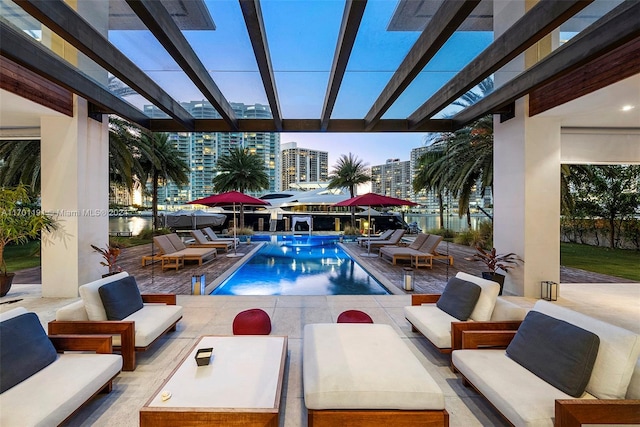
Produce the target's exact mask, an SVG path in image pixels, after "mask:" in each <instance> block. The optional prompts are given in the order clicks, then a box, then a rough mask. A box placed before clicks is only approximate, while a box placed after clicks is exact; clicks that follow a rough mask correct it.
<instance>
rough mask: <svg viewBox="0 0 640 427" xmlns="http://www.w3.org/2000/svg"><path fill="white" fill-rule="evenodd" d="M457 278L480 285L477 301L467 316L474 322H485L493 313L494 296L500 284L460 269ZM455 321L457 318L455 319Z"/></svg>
mask: <svg viewBox="0 0 640 427" xmlns="http://www.w3.org/2000/svg"><path fill="white" fill-rule="evenodd" d="M456 277H457V278H458V279H462V280H466V281H468V282H472V283H475V284H476V285H478V286H480V288H481V291H480V297H479V298H478V302H477V303H476V306H475V307H474V309H473V311H472V312H471V316H469V319H470V320H475V321H476V322H485V321H488V320H490V319H491V313H493V307H494V306H495V304H496V298H498V294H499V293H500V285H499V284H498V283H496V282H492V281H491V280H485V279H483V278H482V277H476V276H472V275H470V274H467V273H463V272H462V271H460V272H458V274H456ZM456 321H457V320H456Z"/></svg>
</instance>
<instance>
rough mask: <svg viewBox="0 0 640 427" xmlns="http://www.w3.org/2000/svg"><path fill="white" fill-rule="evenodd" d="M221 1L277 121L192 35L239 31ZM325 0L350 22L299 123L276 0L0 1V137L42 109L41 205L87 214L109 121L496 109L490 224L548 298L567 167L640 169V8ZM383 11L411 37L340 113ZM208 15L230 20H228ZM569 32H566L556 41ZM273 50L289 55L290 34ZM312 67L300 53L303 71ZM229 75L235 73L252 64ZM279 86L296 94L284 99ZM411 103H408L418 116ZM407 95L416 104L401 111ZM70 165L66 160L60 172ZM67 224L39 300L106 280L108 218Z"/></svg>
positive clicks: (345, 128) (211, 125)
mask: <svg viewBox="0 0 640 427" xmlns="http://www.w3.org/2000/svg"><path fill="white" fill-rule="evenodd" d="M71 3H73V7H70V4H71ZM220 3H227V4H231V3H232V4H233V5H234V7H236V9H238V16H237V17H232V18H233V19H235V18H237V21H241V22H242V23H241V25H240V26H238V27H234V28H239V29H238V30H237V33H235V34H230V35H229V37H230V39H231V38H235V37H238V38H246V39H247V40H248V43H247V45H248V46H250V48H251V50H252V52H251V56H252V60H254V61H255V62H254V63H255V73H256V74H257V75H258V76H259V78H258V79H257V81H258V82H259V84H258V85H259V86H260V90H261V91H263V93H264V98H265V100H266V102H267V103H268V105H269V109H270V118H242V117H237V116H236V114H235V113H234V109H233V107H232V105H231V103H232V102H234V101H239V99H237V98H235V99H234V97H232V96H235V95H229V94H228V93H229V89H228V87H226V88H225V87H224V86H225V84H224V82H223V81H222V80H223V79H222V78H221V77H220V75H221V74H220V73H217V74H216V73H215V72H212V70H211V69H210V68H211V66H210V65H207V64H210V62H211V58H210V57H209V56H210V55H209V54H211V52H207V50H206V48H205V49H203V47H202V46H201V45H200V46H196V43H195V42H194V38H193V36H194V34H195V33H198V30H204V31H203V33H204V32H208V33H211V34H213V33H216V32H217V31H218V30H219V29H221V28H222V27H224V26H225V25H226V24H227V21H225V19H228V20H231V19H232V18H229V17H228V16H227V18H218V17H217V15H216V14H215V13H212V12H211V9H212V7H214V6H215V5H216V4H220ZM325 3H326V2H325ZM330 3H331V4H333V5H336V4H337V5H338V6H339V9H340V10H342V9H343V10H342V14H341V16H342V17H341V19H340V20H339V22H334V23H333V26H331V25H329V23H328V22H327V23H326V30H323V31H326V32H327V33H331V36H332V37H334V38H332V40H335V44H334V46H333V47H332V49H333V50H332V52H328V53H327V55H328V56H329V57H331V56H332V58H333V59H332V61H330V66H327V70H326V73H327V76H328V78H327V80H326V85H324V86H322V87H320V88H319V90H318V91H319V92H323V93H324V98H323V99H322V100H321V101H320V102H319V104H320V107H319V108H318V109H317V110H318V111H319V114H310V115H309V116H300V115H299V114H292V113H291V111H293V110H294V109H292V108H290V107H288V104H287V103H288V102H289V101H290V100H291V98H293V96H292V95H291V91H289V92H286V91H285V90H284V89H283V86H284V85H283V84H281V82H282V81H283V80H282V79H279V78H278V76H279V73H281V71H282V70H279V69H278V68H277V67H276V66H274V63H275V62H276V58H282V57H283V56H285V57H286V56H288V55H293V53H294V52H293V51H292V50H291V51H287V50H286V49H285V50H284V51H281V50H274V48H273V47H270V46H274V45H276V44H275V43H273V40H274V39H273V37H274V34H275V32H276V30H277V28H274V26H273V25H272V26H270V25H269V22H268V21H269V20H268V19H266V17H265V15H266V13H265V12H266V10H270V11H271V12H270V14H271V15H270V16H271V17H273V13H276V14H277V5H278V2H277V0H271V1H268V0H264V1H262V2H261V1H259V0H239V1H238V2H236V1H235V0H228V1H226V2H219V3H217V2H212V3H209V2H207V1H204V0H189V1H184V0H183V1H179V0H162V1H154V0H108V1H107V0H104V1H86V0H77V1H75V2H69V3H66V2H63V1H62V0H14V1H13V2H11V1H9V0H2V1H1V2H0V7H1V8H2V18H1V19H0V54H1V58H0V59H1V60H0V89H1V91H0V93H1V94H2V97H0V113H2V114H0V138H16V136H19V135H21V132H23V133H25V132H26V133H28V131H22V130H21V128H22V127H28V126H32V125H33V123H34V122H33V121H24V122H23V121H21V120H22V119H23V118H24V117H25V116H27V115H29V116H30V117H32V118H33V117H36V118H37V121H36V126H37V127H38V129H39V130H38V136H39V137H41V146H42V149H43V153H42V158H43V166H42V172H43V179H42V182H43V189H42V204H43V208H45V209H59V208H61V207H62V208H64V209H75V210H76V211H80V210H82V209H85V208H89V207H90V208H91V209H95V208H96V207H99V208H102V209H106V208H108V206H107V195H106V181H107V180H108V177H107V171H106V156H107V154H108V131H107V125H106V122H107V121H106V120H103V115H105V114H115V115H117V116H120V117H122V118H124V119H127V120H129V121H131V122H134V123H137V124H138V125H140V126H142V127H143V128H146V129H149V130H151V131H166V132H325V133H333V132H335V133H345V132H356V133H380V132H389V133H395V132H418V133H424V132H446V131H453V130H456V129H459V128H461V127H463V126H465V125H467V124H469V123H472V122H473V121H475V120H476V119H478V118H480V117H483V116H485V115H487V114H493V115H495V118H494V147H495V148H494V152H495V153H496V154H494V156H495V160H496V161H495V162H494V163H495V170H494V175H495V179H494V182H495V185H494V200H495V217H494V222H495V224H497V225H499V226H497V227H495V228H494V242H495V245H496V246H497V247H499V250H500V251H508V252H516V253H518V254H519V255H521V256H522V257H524V258H525V259H526V264H525V265H524V266H523V267H522V269H521V270H522V271H519V272H515V273H512V274H510V275H509V276H510V278H509V280H508V283H507V284H505V290H506V291H507V293H512V294H516V295H525V296H539V283H540V281H541V280H553V281H558V280H559V243H558V242H559V237H560V236H559V216H560V212H559V176H560V165H561V164H562V163H576V162H577V163H612V162H618V163H640V114H639V113H638V112H639V111H640V21H639V20H638V16H640V2H638V1H636V0H627V1H602V0H596V1H591V0H541V1H537V2H536V1H530V0H509V1H503V0H482V1H479V0H467V1H460V0H421V1H418V0H398V1H393V0H389V1H388V2H386V1H376V0H370V1H368V2H367V1H366V0H347V1H344V2H342V1H338V0H336V1H334V2H330ZM300 4H302V5H313V4H314V2H313V1H308V2H302V3H300ZM380 4H383V5H388V4H392V5H393V7H394V9H393V11H392V13H391V14H390V15H391V16H390V17H388V18H389V19H388V21H387V22H386V23H385V24H386V25H385V29H384V32H385V33H391V32H394V31H396V32H399V33H402V32H405V33H411V34H413V36H412V37H410V39H411V40H412V41H411V43H410V44H409V45H407V46H406V54H405V53H403V56H402V57H401V58H402V59H400V60H398V64H397V66H394V67H393V69H391V70H386V71H385V70H382V69H374V70H373V71H374V72H375V73H377V77H378V78H380V76H384V82H383V83H382V84H381V85H380V87H381V89H380V90H378V91H377V92H376V93H375V94H374V95H373V97H372V98H371V99H372V100H373V101H367V102H364V101H359V107H360V111H366V112H364V113H351V112H347V113H346V114H345V113H344V109H342V110H341V112H340V113H338V112H337V111H338V110H339V109H340V108H339V105H340V102H341V99H343V100H344V98H345V97H344V96H342V97H341V93H343V91H347V90H349V91H350V92H349V93H350V94H354V93H357V91H355V90H354V89H353V88H349V87H348V86H349V84H348V83H347V81H348V80H349V73H350V72H353V71H354V70H352V69H350V63H351V61H354V60H355V59H354V58H355V57H356V56H362V55H364V56H366V55H367V52H362V51H361V50H360V51H359V50H358V42H359V40H360V39H361V38H365V37H370V38H371V37H373V38H375V36H376V34H373V35H372V34H369V33H367V34H363V31H364V30H363V27H365V24H366V22H367V13H368V11H370V10H372V9H375V8H376V7H377V6H379V5H380ZM274 5H275V6H274ZM87 9H89V11H90V13H87ZM274 10H275V12H274ZM225 16H226V15H225ZM214 17H216V19H217V20H218V19H221V20H218V21H217V24H218V27H216V23H214ZM313 18H314V17H313V16H311V17H310V16H305V17H304V19H313ZM87 19H89V20H87ZM287 19H303V18H302V17H297V16H288V17H287ZM317 19H318V20H322V17H317ZM322 24H323V25H324V24H325V22H322ZM41 25H42V28H41V29H40V30H37V31H34V30H35V29H36V27H37V28H40V26H41ZM314 28H315V27H314ZM322 28H325V27H322ZM121 29H129V30H143V31H146V32H148V33H149V34H150V36H149V37H150V38H149V40H148V41H149V46H150V47H149V48H148V50H149V52H146V53H147V54H149V55H150V57H152V56H153V54H154V53H155V52H157V51H160V50H162V52H163V53H162V54H163V55H167V56H168V57H170V58H171V60H172V61H174V63H175V64H177V65H176V71H179V72H180V73H181V74H182V75H184V76H185V78H184V80H185V81H188V82H189V84H191V85H193V86H194V87H195V88H197V91H198V92H199V94H201V96H202V99H204V100H206V101H208V102H209V103H210V104H211V105H212V106H213V108H215V110H216V112H217V114H218V116H219V118H215V119H212V118H196V117H194V116H193V115H192V114H190V113H189V112H188V111H187V110H186V109H185V108H184V107H183V106H182V105H181V102H184V101H186V100H185V99H179V97H178V96H176V91H175V88H172V87H170V86H171V85H170V84H167V83H166V79H165V81H162V82H161V79H159V78H157V75H156V74H154V73H153V72H152V71H153V70H146V69H145V67H144V66H143V65H141V63H140V61H139V60H138V61H135V59H136V58H133V57H132V56H131V55H130V54H129V53H128V52H125V51H124V50H123V48H122V46H121V45H120V46H116V43H115V42H113V41H112V40H111V35H110V32H111V30H113V31H117V30H121ZM474 31H475V32H480V31H486V32H493V34H492V41H491V42H490V43H487V45H486V46H483V49H482V50H481V51H480V52H479V53H478V54H477V55H474V56H472V57H471V58H470V59H468V60H465V62H464V64H463V65H462V66H460V67H456V69H455V70H436V71H434V70H433V69H432V68H430V67H432V66H434V65H433V64H435V63H437V62H438V58H439V55H452V56H456V55H457V54H458V53H460V52H456V51H453V52H451V51H450V49H449V50H448V46H450V45H449V43H451V42H452V40H454V39H455V37H456V35H457V34H460V33H461V32H474ZM563 32H564V33H568V34H570V35H571V37H570V38H569V39H568V40H567V41H566V42H564V43H561V40H560V34H561V33H563ZM312 35H313V36H320V35H324V32H323V33H322V34H312ZM304 40H305V41H304V42H303V43H302V44H301V45H298V46H297V49H299V50H305V49H312V48H314V43H315V42H314V41H313V39H311V41H309V39H308V38H305V39H304ZM206 42H207V40H206V39H204V40H203V41H202V44H204V45H205V46H206ZM374 42H375V40H374ZM67 44H68V45H67ZM61 46H62V47H61ZM65 46H66V47H65ZM277 46H280V49H281V48H282V44H277ZM67 47H68V49H67ZM463 47H464V46H463ZM145 48H146V46H142V50H144V49H145ZM154 49H155V50H154ZM289 49H291V48H289ZM463 50H464V49H463ZM356 51H358V54H357V55H356V54H355V53H354V52H356ZM230 56H233V55H232V54H231V55H230ZM87 64H89V65H87ZM305 66H306V65H305V64H300V67H301V68H303V69H304V68H305ZM309 67H310V68H311V66H309ZM227 71H228V72H227V74H230V75H234V76H236V75H240V74H242V72H243V71H244V70H237V72H236V71H233V70H231V71H229V70H227ZM285 71H288V70H285ZM305 71H309V72H317V70H312V69H309V70H306V69H305ZM430 73H432V74H433V75H435V74H438V73H440V74H438V75H439V76H440V77H442V76H443V75H447V74H448V75H447V78H443V82H442V83H441V84H439V85H437V86H438V88H437V89H436V90H434V91H432V92H429V91H423V89H421V88H422V87H423V86H420V84H419V83H420V82H423V81H425V80H430V77H431V75H432V74H430ZM109 75H111V76H112V77H113V78H116V79H118V80H119V81H120V82H122V83H123V84H124V85H126V89H127V91H126V93H125V94H124V95H122V94H121V95H118V93H116V91H114V90H112V88H110V86H109V85H108V79H107V77H108V76H109ZM362 75H363V76H365V77H363V78H361V80H366V74H362ZM387 75H388V78H387V77H386V76H387ZM215 76H217V77H215ZM425 76H426V77H425ZM487 78H493V80H494V82H495V89H494V90H493V91H492V92H491V93H489V94H486V95H485V96H484V97H482V99H480V100H479V101H478V102H476V103H474V104H473V105H470V106H467V107H466V108H462V109H460V108H459V107H455V106H456V104H457V101H458V100H459V99H460V97H461V96H463V95H464V94H465V93H467V92H468V91H470V90H472V89H474V88H475V87H476V86H477V85H478V84H479V83H480V82H482V81H483V80H485V79H487ZM353 80H354V79H353V78H352V79H351V82H353ZM356 80H357V78H356ZM431 80H434V79H431ZM245 86H249V84H246V85H245ZM285 92H286V93H287V95H286V96H282V95H279V94H282V93H285ZM131 94H135V96H137V97H139V98H141V99H144V100H145V102H146V103H147V104H152V105H153V106H155V108H156V109H157V110H159V111H161V112H162V113H163V114H164V115H165V116H164V117H165V118H158V117H159V116H158V115H156V114H154V115H149V114H147V110H146V109H145V108H141V105H134V103H132V102H131V99H132V97H130V96H129V95H131ZM627 97H628V98H629V99H630V100H631V101H630V102H631V103H632V104H633V105H635V110H633V111H632V112H631V113H626V114H623V113H621V112H620V106H619V105H618V104H619V102H620V101H621V100H622V99H623V98H624V99H626V98H627ZM407 98H411V99H412V100H413V107H411V108H409V109H407V107H406V105H408V104H407V103H406V99H407ZM25 100H28V101H29V102H30V103H28V104H26V102H27V101H25ZM363 104H366V105H363ZM401 104H402V106H403V107H404V108H398V106H399V105H401ZM454 107H455V108H454ZM283 111H287V112H288V113H287V114H283ZM398 111H402V112H403V113H398ZM405 111H407V112H406V113H404V112H405ZM23 123H28V124H27V125H25V124H23ZM62 154H64V155H65V156H66V157H65V158H64V160H61V155H62ZM69 159H70V160H69ZM61 161H64V162H68V163H65V164H64V167H61V166H60V162H61ZM103 187H104V188H103ZM61 188H65V189H66V188H69V189H75V190H76V191H75V192H73V191H60V189H61ZM66 220H67V230H66V232H67V233H68V236H67V238H66V240H65V241H64V242H60V243H57V244H53V246H51V247H49V246H46V245H45V246H43V295H44V296H65V295H66V296H71V295H76V294H77V287H78V285H80V284H82V283H86V282H87V281H89V280H92V279H94V278H95V276H96V272H95V271H93V270H92V269H91V268H90V267H88V265H91V264H92V263H93V262H94V258H93V257H94V256H95V254H92V253H91V250H90V247H89V243H96V242H102V241H104V239H106V238H107V220H106V219H105V218H89V217H87V218H84V217H80V218H68V219H66ZM540 230H544V232H540ZM69 236H70V237H69ZM69 239H71V241H72V242H73V244H72V245H69V244H68V241H69ZM61 267H65V268H61Z"/></svg>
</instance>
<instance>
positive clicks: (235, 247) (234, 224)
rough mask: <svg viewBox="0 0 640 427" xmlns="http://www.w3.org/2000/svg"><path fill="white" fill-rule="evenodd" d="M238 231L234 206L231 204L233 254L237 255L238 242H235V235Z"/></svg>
mask: <svg viewBox="0 0 640 427" xmlns="http://www.w3.org/2000/svg"><path fill="white" fill-rule="evenodd" d="M237 230H238V224H237V223H236V204H235V203H234V204H233V254H234V255H238V241H237V240H236V233H237Z"/></svg>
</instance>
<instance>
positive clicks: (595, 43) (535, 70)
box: [453, 1, 640, 128]
mask: <svg viewBox="0 0 640 427" xmlns="http://www.w3.org/2000/svg"><path fill="white" fill-rule="evenodd" d="M638 16H640V2H637V1H625V2H623V3H622V4H620V5H619V6H617V7H616V8H615V9H613V10H612V11H611V12H609V13H608V14H606V15H605V16H603V17H602V18H600V19H599V20H597V21H596V22H594V23H593V24H592V25H590V26H589V27H587V28H586V29H584V30H583V31H582V32H580V33H579V34H578V35H577V36H575V37H574V38H572V39H571V40H569V41H568V42H567V43H565V44H564V45H562V46H561V47H560V48H558V49H556V50H555V51H554V52H552V53H551V54H549V55H548V56H547V57H546V58H544V59H542V60H541V61H540V62H538V63H537V64H535V65H534V66H533V67H531V68H530V69H528V70H527V71H524V72H523V73H521V74H519V75H518V76H516V77H515V78H513V79H512V80H511V81H509V82H507V83H506V84H505V85H503V86H502V87H500V88H499V89H498V90H496V91H494V92H493V93H491V94H489V95H487V96H485V97H484V98H483V99H481V100H480V101H478V102H477V103H476V104H474V105H472V106H470V107H467V108H465V109H464V110H463V111H461V112H460V113H458V114H456V115H455V116H454V117H453V121H454V126H455V127H456V128H460V127H462V126H465V125H467V124H469V123H471V122H473V121H474V120H477V119H478V118H480V117H482V116H484V115H486V114H489V113H491V112H493V111H495V110H497V109H499V108H501V107H504V106H505V105H507V104H509V103H511V102H514V101H515V100H517V99H519V98H521V97H522V96H524V95H526V94H527V93H529V92H531V91H532V90H534V89H537V88H539V87H541V86H542V85H544V84H546V83H548V82H550V81H553V80H555V79H557V78H560V77H562V76H563V75H565V74H567V73H569V72H571V71H573V70H575V69H577V68H578V67H581V66H582V65H584V64H586V63H588V62H590V61H592V60H593V59H595V58H597V57H598V56H601V55H604V54H606V53H607V52H610V51H612V50H614V49H616V48H617V47H619V46H622V45H624V44H625V43H628V42H629V41H631V40H634V39H636V38H638V37H640V25H638V19H637V17H638Z"/></svg>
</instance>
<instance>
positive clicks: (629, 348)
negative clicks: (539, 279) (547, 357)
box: [533, 300, 640, 399]
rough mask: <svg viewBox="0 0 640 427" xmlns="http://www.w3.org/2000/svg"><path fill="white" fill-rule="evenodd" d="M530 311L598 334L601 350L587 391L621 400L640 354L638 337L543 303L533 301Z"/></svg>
mask: <svg viewBox="0 0 640 427" xmlns="http://www.w3.org/2000/svg"><path fill="white" fill-rule="evenodd" d="M533 310H535V311H539V312H540V313H543V314H546V315H548V316H551V317H555V318H556V319H560V320H564V321H565V322H569V323H571V324H574V325H576V326H579V327H581V328H583V329H586V330H588V331H590V332H593V333H594V334H596V335H598V337H599V338H600V347H599V349H598V356H597V357H596V362H595V364H594V366H593V371H592V372H591V379H590V380H589V383H588V384H587V389H586V390H587V392H588V393H590V394H592V395H594V396H596V397H597V398H599V399H624V397H625V394H626V392H627V388H628V386H629V382H630V380H631V375H632V374H633V370H634V368H635V366H636V363H637V361H638V356H639V355H640V336H638V335H637V334H635V333H633V332H631V331H628V330H626V329H623V328H620V327H618V326H614V325H611V324H609V323H606V322H603V321H601V320H598V319H594V318H593V317H590V316H587V315H585V314H582V313H578V312H576V311H573V310H570V309H568V308H565V307H561V306H559V305H556V304H553V303H551V302H548V301H544V300H540V301H538V302H536V304H535V305H534V306H533Z"/></svg>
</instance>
